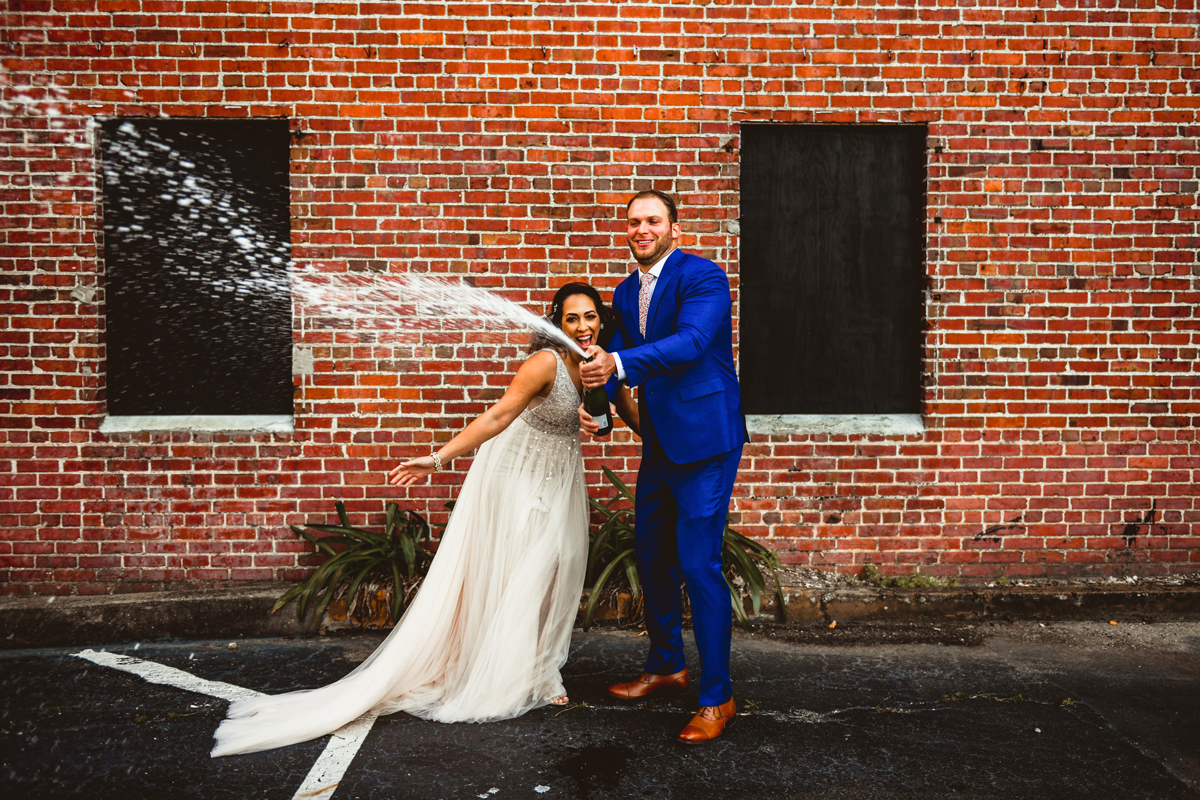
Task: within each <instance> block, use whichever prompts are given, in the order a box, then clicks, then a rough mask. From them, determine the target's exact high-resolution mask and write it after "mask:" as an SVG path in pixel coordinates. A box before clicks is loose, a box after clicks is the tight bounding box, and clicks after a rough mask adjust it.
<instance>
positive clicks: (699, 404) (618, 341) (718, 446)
mask: <svg viewBox="0 0 1200 800" xmlns="http://www.w3.org/2000/svg"><path fill="white" fill-rule="evenodd" d="M638 272H639V271H638V270H635V271H634V272H633V274H632V275H630V276H629V277H628V278H626V279H625V280H623V281H622V282H621V283H620V285H619V286H617V288H616V291H614V292H613V308H614V310H615V311H616V312H617V318H618V319H617V331H616V333H615V334H614V335H613V338H612V340H611V341H610V342H609V347H608V349H609V351H610V352H620V354H621V365H622V366H623V367H624V368H625V378H626V382H627V383H628V384H629V385H630V386H637V387H639V389H638V413H639V416H640V418H641V426H642V439H643V441H645V442H646V443H647V444H648V445H651V444H653V443H655V442H657V443H658V445H659V446H660V447H661V448H662V451H663V453H665V454H666V456H667V458H669V459H670V460H671V461H674V462H675V463H676V464H689V463H691V462H693V461H700V460H701V459H705V458H711V457H712V456H717V455H721V454H723V453H728V452H729V451H730V450H732V449H734V448H735V447H740V446H741V445H743V444H745V442H746V439H747V435H746V421H745V417H744V416H742V394H741V389H740V387H739V386H738V379H737V371H736V370H735V368H734V365H733V315H732V309H733V301H732V298H731V296H730V292H729V278H728V277H727V276H726V275H725V272H724V271H723V270H722V269H721V268H720V267H718V266H717V265H716V264H714V263H713V262H711V261H709V260H708V259H705V258H700V257H699V256H696V255H692V254H691V253H685V252H683V251H682V250H678V249H677V250H675V251H674V252H673V253H671V255H670V257H669V258H668V259H667V262H666V263H665V264H664V265H663V269H662V273H661V274H660V275H659V278H658V281H657V283H656V285H655V287H654V296H653V297H651V298H650V312H649V315H648V316H647V318H646V336H645V337H644V338H643V336H642V334H641V333H640V332H639V331H638V326H637V321H638V290H639V287H640V283H639V280H640V279H639V278H638ZM615 381H616V379H615V378H614V379H613V383H612V384H611V385H610V387H609V389H610V394H611V393H612V391H614V390H615V386H616V384H615Z"/></svg>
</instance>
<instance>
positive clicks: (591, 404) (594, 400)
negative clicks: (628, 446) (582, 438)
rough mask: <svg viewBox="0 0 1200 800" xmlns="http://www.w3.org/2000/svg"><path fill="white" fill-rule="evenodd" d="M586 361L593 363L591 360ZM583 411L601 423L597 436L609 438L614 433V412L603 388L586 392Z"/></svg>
mask: <svg viewBox="0 0 1200 800" xmlns="http://www.w3.org/2000/svg"><path fill="white" fill-rule="evenodd" d="M584 360H585V361H591V359H590V358H588V359H584ZM583 410H584V411H586V412H587V413H588V414H590V415H591V416H592V419H594V420H595V421H596V422H598V423H600V430H598V431H596V433H595V434H594V435H595V436H608V435H609V434H610V433H612V429H613V418H612V411H611V410H610V409H609V407H608V392H606V391H605V390H604V387H603V386H597V387H595V388H593V389H588V390H587V391H586V392H584V395H583Z"/></svg>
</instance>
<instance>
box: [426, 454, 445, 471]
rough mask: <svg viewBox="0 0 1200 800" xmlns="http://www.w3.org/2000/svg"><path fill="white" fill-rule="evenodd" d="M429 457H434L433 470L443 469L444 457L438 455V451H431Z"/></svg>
mask: <svg viewBox="0 0 1200 800" xmlns="http://www.w3.org/2000/svg"><path fill="white" fill-rule="evenodd" d="M429 457H430V458H432V459H433V471H434V472H441V471H442V459H441V457H440V456H438V454H437V451H434V452H432V453H430V454H429Z"/></svg>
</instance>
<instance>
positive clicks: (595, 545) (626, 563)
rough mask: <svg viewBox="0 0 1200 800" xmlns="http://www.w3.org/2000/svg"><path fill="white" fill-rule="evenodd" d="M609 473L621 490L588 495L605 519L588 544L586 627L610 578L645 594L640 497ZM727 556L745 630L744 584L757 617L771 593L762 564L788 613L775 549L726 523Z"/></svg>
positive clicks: (732, 595) (731, 588)
mask: <svg viewBox="0 0 1200 800" xmlns="http://www.w3.org/2000/svg"><path fill="white" fill-rule="evenodd" d="M603 469H604V476H605V477H606V478H608V481H609V483H611V484H612V485H613V486H614V487H615V488H616V490H617V492H616V494H615V495H614V496H613V497H612V498H611V499H610V500H609V501H608V502H607V503H601V502H599V501H597V500H594V499H591V498H589V499H588V502H589V503H591V505H592V508H594V509H596V510H597V511H599V512H600V514H601V515H602V516H603V517H604V521H603V522H602V523H601V524H600V527H599V529H597V530H596V531H595V532H594V533H593V534H592V536H591V542H590V546H589V548H588V563H587V577H586V584H587V585H588V586H590V587H591V591H590V592H589V593H588V600H587V604H586V605H585V606H584V609H583V629H584V630H587V629H588V628H590V627H591V625H592V614H593V612H595V610H596V604H597V603H598V602H599V601H600V598H601V596H602V595H603V594H604V593H605V591H606V590H607V589H609V582H610V581H612V580H613V578H614V577H619V578H624V580H625V582H626V583H627V584H628V586H629V591H630V594H631V595H633V599H634V600H638V599H640V598H641V594H642V590H641V582H640V580H639V578H638V573H637V561H636V559H635V556H634V546H633V542H634V522H635V520H634V511H633V508H632V506H633V504H634V496H633V492H632V491H630V489H629V487H628V486H626V485H625V483H624V481H622V480H621V479H620V478H618V477H617V475H616V473H614V472H613V471H612V470H611V469H609V468H608V467H604V468H603ZM722 559H723V561H724V563H725V582H726V584H728V586H729V596H730V601H731V604H732V606H733V613H734V615H735V616H736V617H737V620H738V623H739V624H740V625H741V626H742V627H743V628H747V629H748V628H749V627H750V620H749V616H748V615H747V614H746V607H745V603H744V602H743V600H742V590H741V589H740V588H739V585H738V584H740V585H741V586H742V587H745V591H746V592H747V593H748V594H749V595H750V603H751V608H752V611H753V614H754V616H758V614H759V611H760V610H761V608H762V595H763V592H765V591H766V580H765V579H764V578H763V574H762V571H761V570H760V569H759V564H761V565H763V566H765V567H766V568H767V569H768V570H770V572H771V576H772V577H773V578H774V579H775V589H776V593H777V600H778V603H779V611H780V613H781V614H782V613H784V612H785V611H786V602H787V601H786V600H785V598H784V594H783V587H782V585H781V584H780V582H779V574H778V573H777V572H776V570H777V569H778V568H779V557H778V556H776V555H775V553H774V551H772V550H770V549H768V548H766V547H763V546H762V545H761V544H759V543H758V542H756V541H754V540H753V539H749V538H747V537H745V536H743V535H742V534H740V533H738V532H737V531H735V530H734V529H733V528H731V527H729V524H728V522H727V523H726V524H725V538H724V543H723V545H722Z"/></svg>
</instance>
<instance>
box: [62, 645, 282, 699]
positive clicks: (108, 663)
mask: <svg viewBox="0 0 1200 800" xmlns="http://www.w3.org/2000/svg"><path fill="white" fill-rule="evenodd" d="M75 657H76V658H86V659H87V660H88V661H91V662H92V663H93V664H99V665H100V666H102V667H111V668H113V669H119V670H121V671H122V672H132V673H133V674H134V675H137V676H138V677H139V678H144V679H145V680H147V681H149V682H150V683H160V684H162V685H163V686H173V687H174V688H176V689H183V690H184V691H185V692H195V693H196V694H206V695H208V696H209V697H217V698H220V699H221V700H228V701H229V702H231V703H232V702H233V701H234V700H246V699H248V698H251V697H261V696H262V692H256V691H254V690H253V689H245V688H243V687H241V686H234V685H233V684H232V683H221V682H220V681H209V680H205V679H204V678H197V677H196V676H195V675H193V674H191V673H190V672H184V671H183V670H181V669H175V668H174V667H168V666H167V665H166V664H157V663H155V662H153V661H143V660H142V659H140V658H134V657H133V656H122V655H118V654H116V653H107V652H99V653H98V652H96V651H95V650H84V651H83V652H82V653H75Z"/></svg>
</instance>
